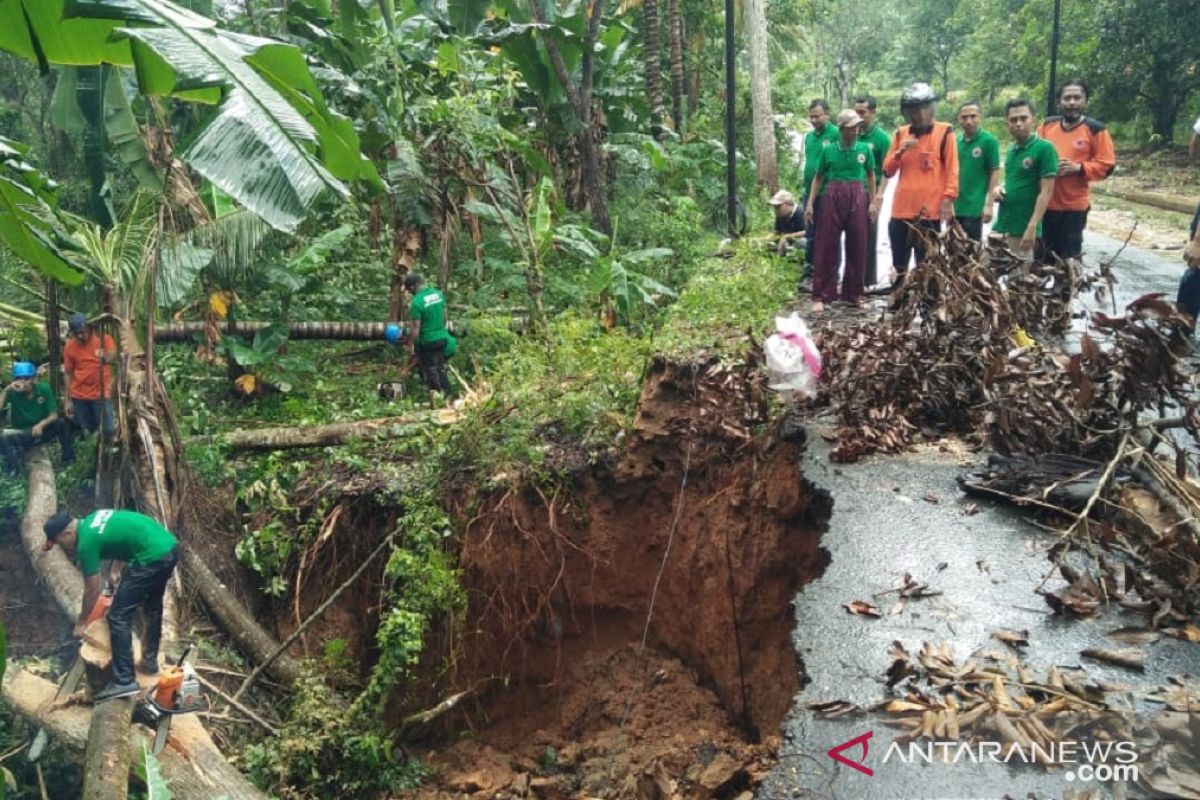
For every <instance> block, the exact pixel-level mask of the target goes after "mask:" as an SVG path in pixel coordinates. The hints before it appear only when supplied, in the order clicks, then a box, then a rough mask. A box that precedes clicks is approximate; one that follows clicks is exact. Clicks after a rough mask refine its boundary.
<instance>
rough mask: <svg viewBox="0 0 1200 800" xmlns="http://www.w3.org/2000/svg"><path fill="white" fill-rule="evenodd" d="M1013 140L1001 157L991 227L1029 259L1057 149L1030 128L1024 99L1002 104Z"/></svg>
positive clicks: (1050, 189)
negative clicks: (1000, 176)
mask: <svg viewBox="0 0 1200 800" xmlns="http://www.w3.org/2000/svg"><path fill="white" fill-rule="evenodd" d="M1004 111H1005V115H1006V117H1007V119H1008V132H1009V133H1011V134H1012V137H1013V143H1012V146H1011V147H1009V150H1008V156H1007V157H1006V158H1005V159H1004V185H1003V186H997V187H996V189H995V191H994V193H993V194H994V197H995V200H996V202H998V203H999V204H1000V213H999V214H998V215H997V217H996V224H995V226H994V227H993V230H994V231H995V232H996V233H1000V234H1004V235H1005V236H1006V237H1008V246H1009V247H1010V248H1012V250H1013V252H1014V253H1016V254H1017V255H1018V256H1020V257H1021V258H1023V259H1025V260H1027V261H1031V260H1033V245H1034V243H1035V242H1036V241H1037V238H1038V236H1040V235H1041V233H1042V217H1043V216H1044V215H1045V213H1046V206H1047V204H1049V202H1050V195H1051V194H1053V193H1054V177H1055V176H1056V175H1057V174H1058V151H1057V150H1055V149H1054V145H1052V144H1050V143H1049V142H1048V141H1046V140H1045V139H1042V138H1040V137H1039V136H1038V135H1037V134H1036V133H1035V132H1034V131H1035V130H1036V128H1037V119H1036V117H1035V115H1034V112H1033V106H1032V105H1030V103H1029V101H1028V100H1023V99H1022V100H1009V101H1008V103H1007V104H1006V105H1005V107H1004Z"/></svg>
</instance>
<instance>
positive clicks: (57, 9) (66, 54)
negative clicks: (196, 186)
mask: <svg viewBox="0 0 1200 800" xmlns="http://www.w3.org/2000/svg"><path fill="white" fill-rule="evenodd" d="M0 49H2V50H7V51H9V52H12V53H15V54H17V55H19V56H23V57H25V58H28V59H30V60H33V61H37V62H38V63H39V64H41V65H42V66H43V67H44V68H45V67H47V66H48V65H49V64H67V65H78V66H94V65H99V64H113V65H117V66H131V67H134V68H135V71H136V74H137V78H138V88H139V90H140V91H141V93H142V94H144V95H148V96H171V97H176V98H180V99H183V100H189V101H195V102H201V103H208V104H215V105H216V110H215V111H214V112H212V113H211V114H210V115H209V116H208V118H207V119H206V120H205V121H204V123H203V124H202V126H201V127H200V129H199V130H198V131H196V132H195V134H194V135H193V136H192V137H191V139H190V141H189V143H188V144H187V145H186V146H185V147H184V149H183V151H182V152H181V153H179V154H178V155H179V157H180V158H181V159H182V160H184V161H186V162H187V163H189V164H190V165H191V166H192V168H193V169H195V170H196V171H197V172H198V173H200V174H201V175H203V176H204V177H205V178H207V179H208V180H209V181H211V182H212V183H213V184H214V185H215V186H217V187H219V188H220V189H221V190H223V191H224V192H226V193H227V194H229V195H230V196H231V197H233V198H234V199H236V200H237V201H238V202H239V203H241V204H242V205H243V206H245V207H246V208H248V209H250V210H251V211H253V212H254V213H255V214H257V215H258V216H260V217H262V218H263V219H264V220H265V221H266V222H267V223H269V224H270V225H271V226H273V227H275V228H277V229H280V230H283V231H288V232H292V231H294V230H295V229H296V227H297V226H298V225H299V224H300V222H301V220H302V219H303V218H304V215H305V213H306V211H307V209H308V208H309V206H311V204H312V203H313V202H314V201H315V200H316V199H317V197H319V196H320V195H321V194H323V193H325V192H333V193H334V194H337V195H339V196H343V197H345V196H347V195H348V193H349V192H348V189H347V187H346V185H345V183H343V181H354V180H361V181H364V182H365V183H366V184H367V185H368V186H370V187H372V188H374V189H376V190H381V189H382V182H381V181H380V178H379V175H378V173H377V172H376V170H375V168H374V167H373V166H372V165H371V162H370V161H369V160H367V159H365V158H363V156H362V154H361V153H360V152H359V142H358V136H357V134H356V133H355V131H354V125H353V123H352V122H351V121H350V120H349V119H347V118H346V117H344V116H342V115H340V114H338V113H336V112H334V111H333V110H331V109H330V108H329V107H328V106H327V105H326V103H325V100H324V98H323V97H322V95H321V93H320V91H319V90H318V89H317V85H316V82H315V80H314V79H313V76H312V73H311V72H310V71H309V69H308V66H307V64H306V63H305V60H304V56H303V54H302V53H301V52H300V50H299V49H298V48H296V47H294V46H292V45H288V44H284V43H282V42H278V41H275V40H271V39H264V38H260V37H255V36H248V35H245V34H239V33H234V32H231V31H226V30H222V29H220V28H218V27H217V24H216V23H215V22H214V21H213V20H211V19H209V18H208V17H205V16H203V15H200V14H197V13H194V12H192V11H190V10H188V9H185V8H182V7H180V6H178V5H176V4H174V3H172V2H169V0H0Z"/></svg>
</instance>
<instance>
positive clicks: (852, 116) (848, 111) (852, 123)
mask: <svg viewBox="0 0 1200 800" xmlns="http://www.w3.org/2000/svg"><path fill="white" fill-rule="evenodd" d="M861 124H862V117H860V116H859V115H858V112H857V111H855V110H854V109H853V108H845V109H842V110H841V111H839V112H838V115H837V126H838V127H839V128H857V127H858V126H859V125H861Z"/></svg>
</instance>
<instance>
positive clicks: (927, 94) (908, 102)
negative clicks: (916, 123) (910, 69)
mask: <svg viewBox="0 0 1200 800" xmlns="http://www.w3.org/2000/svg"><path fill="white" fill-rule="evenodd" d="M937 99H938V96H937V93H936V92H935V91H933V87H932V86H930V85H929V84H928V83H914V84H911V85H909V86H906V87H905V88H904V91H903V92H902V93H901V94H900V110H901V111H904V110H905V109H908V108H916V107H917V106H923V105H925V104H926V103H932V102H934V101H935V100H937Z"/></svg>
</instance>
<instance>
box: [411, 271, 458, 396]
mask: <svg viewBox="0 0 1200 800" xmlns="http://www.w3.org/2000/svg"><path fill="white" fill-rule="evenodd" d="M404 290H405V291H406V292H408V293H409V294H411V295H412V303H411V304H410V307H409V317H410V321H409V324H408V347H409V350H410V351H411V352H412V353H413V354H414V355H415V356H416V357H417V360H418V362H419V363H420V365H421V377H423V378H424V379H425V385H426V386H428V387H429V389H430V390H431V391H434V392H441V393H442V394H443V395H447V394H449V393H450V379H449V377H448V376H447V375H446V359H447V358H449V357H450V356H451V355H453V354H454V350H455V342H454V337H453V336H451V335H450V332H449V330H447V325H448V324H449V317H448V316H447V314H446V298H445V297H444V296H443V295H442V293H441V292H440V291H438V290H437V289H435V288H434V287H432V286H425V285H424V280H423V279H422V278H421V276H420V275H418V274H417V273H415V272H410V273H409V274H408V275H407V276H405V278H404Z"/></svg>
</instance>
